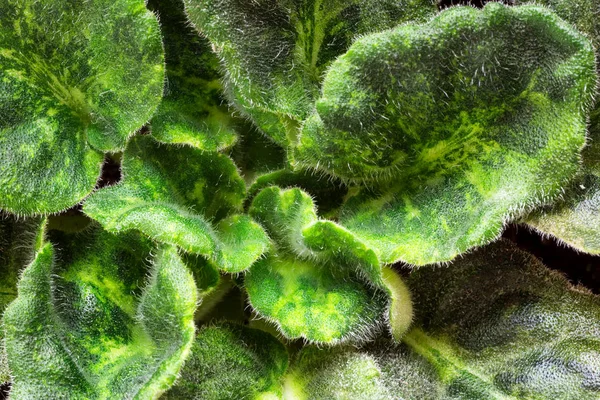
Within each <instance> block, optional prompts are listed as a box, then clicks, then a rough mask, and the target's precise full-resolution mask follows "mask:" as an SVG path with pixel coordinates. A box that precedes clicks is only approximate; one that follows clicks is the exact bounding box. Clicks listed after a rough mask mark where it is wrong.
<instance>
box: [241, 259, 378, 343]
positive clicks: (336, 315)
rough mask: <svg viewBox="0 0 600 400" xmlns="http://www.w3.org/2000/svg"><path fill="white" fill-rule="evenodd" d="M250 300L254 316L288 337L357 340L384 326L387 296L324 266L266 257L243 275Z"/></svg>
mask: <svg viewBox="0 0 600 400" xmlns="http://www.w3.org/2000/svg"><path fill="white" fill-rule="evenodd" d="M244 282H245V288H246V290H247V291H248V299H249V301H250V304H251V305H252V307H253V308H254V309H255V310H256V311H257V312H258V314H259V315H260V316H262V317H264V318H266V319H267V320H269V321H272V322H273V323H275V324H276V325H277V326H278V328H279V329H280V331H281V333H282V334H283V335H284V336H285V337H287V338H290V339H296V338H304V339H306V340H308V341H310V342H317V343H332V344H334V343H338V342H345V341H352V342H360V341H365V340H368V339H370V338H372V337H373V336H374V334H375V333H377V332H378V331H380V330H381V327H382V326H383V322H384V321H383V315H384V312H385V310H386V304H387V296H386V294H385V292H383V291H377V290H374V289H373V288H371V287H369V286H367V285H365V283H364V282H362V281H361V280H359V279H357V278H356V277H355V276H353V275H352V274H349V273H346V274H342V273H338V274H334V273H332V272H331V271H330V270H328V269H327V268H325V267H324V266H322V265H319V264H316V263H313V262H310V261H303V260H300V259H294V258H292V257H286V256H278V255H269V256H267V258H265V259H262V260H259V261H258V262H256V263H255V264H254V265H253V266H252V268H250V271H249V272H248V273H247V274H246V279H245V281H244Z"/></svg>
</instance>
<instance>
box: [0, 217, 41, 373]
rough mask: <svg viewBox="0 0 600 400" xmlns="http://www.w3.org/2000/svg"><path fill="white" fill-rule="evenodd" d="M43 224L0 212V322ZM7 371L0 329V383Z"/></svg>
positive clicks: (35, 248)
mask: <svg viewBox="0 0 600 400" xmlns="http://www.w3.org/2000/svg"><path fill="white" fill-rule="evenodd" d="M44 224H45V220H42V219H41V218H29V219H17V218H15V217H14V216H11V215H6V214H3V213H1V212H0V318H1V317H2V314H3V313H4V310H5V309H6V307H7V306H8V305H9V304H10V302H12V301H13V300H14V299H15V298H16V297H17V281H18V280H19V274H20V273H21V270H23V269H24V268H25V267H26V266H27V264H29V263H30V262H31V261H32V260H33V257H34V256H35V253H36V252H37V250H38V248H39V246H40V244H41V241H42V237H43V226H44ZM9 379H10V371H9V370H8V362H7V359H6V353H5V350H4V329H0V383H2V382H8V381H9Z"/></svg>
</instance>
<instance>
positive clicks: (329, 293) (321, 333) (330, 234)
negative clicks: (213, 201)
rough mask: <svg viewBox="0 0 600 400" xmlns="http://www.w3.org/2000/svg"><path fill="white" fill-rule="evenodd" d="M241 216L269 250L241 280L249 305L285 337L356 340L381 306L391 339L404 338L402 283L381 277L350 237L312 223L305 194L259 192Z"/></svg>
mask: <svg viewBox="0 0 600 400" xmlns="http://www.w3.org/2000/svg"><path fill="white" fill-rule="evenodd" d="M249 212H250V215H252V216H253V217H254V218H256V220H257V221H259V222H260V223H261V224H262V225H263V226H264V227H265V229H266V230H267V232H268V233H269V235H270V237H271V239H272V240H273V241H274V243H275V249H274V250H273V252H272V254H271V255H270V256H268V257H267V258H266V259H264V260H261V261H259V262H257V263H256V264H255V265H254V266H253V267H252V268H251V269H250V271H249V273H248V274H247V275H246V279H245V287H246V290H247V291H248V296H249V301H250V303H251V304H252V306H253V307H254V308H255V309H256V310H257V312H258V313H259V314H260V315H262V316H264V317H266V318H267V319H269V320H272V321H274V322H275V323H276V324H277V325H278V327H279V328H280V329H281V331H282V332H283V334H284V335H285V336H286V337H288V338H298V337H304V338H306V339H308V340H310V341H315V342H323V343H335V342H339V341H347V340H353V341H360V340H364V339H366V338H368V337H370V336H372V335H373V333H374V332H376V331H377V330H378V329H379V328H380V325H381V322H382V319H383V314H384V310H385V309H386V303H388V302H391V303H390V306H389V310H388V315H389V318H388V319H389V320H390V323H391V329H392V331H393V332H394V334H395V336H397V337H399V336H401V335H402V333H404V331H406V329H407V328H408V325H409V324H410V321H411V317H412V309H411V303H410V296H409V295H408V292H407V291H406V290H404V283H403V282H402V280H401V279H400V278H399V277H397V276H395V275H394V273H393V272H392V271H386V272H385V273H384V270H383V269H382V267H381V265H380V263H379V260H378V259H377V256H376V255H375V253H374V252H373V251H372V250H371V249H369V248H368V247H367V246H365V245H364V244H363V243H362V242H361V241H360V240H358V239H357V238H356V237H355V236H354V235H353V234H352V233H351V232H349V231H347V230H346V229H344V228H343V227H341V226H339V225H337V224H336V223H334V222H332V221H326V220H320V219H319V218H318V217H317V214H316V209H315V206H314V204H313V201H312V199H311V198H310V196H308V195H307V194H306V193H305V192H303V191H302V190H300V189H288V190H281V189H280V188H278V187H270V188H266V189H264V190H263V191H261V192H260V193H259V194H258V195H257V196H256V197H255V199H254V201H253V202H252V206H251V207H250V211H249Z"/></svg>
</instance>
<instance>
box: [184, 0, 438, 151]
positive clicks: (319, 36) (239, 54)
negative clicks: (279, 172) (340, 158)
mask: <svg viewBox="0 0 600 400" xmlns="http://www.w3.org/2000/svg"><path fill="white" fill-rule="evenodd" d="M185 3H186V10H187V12H188V14H189V16H190V19H191V21H192V22H193V23H194V24H195V25H196V27H197V28H198V29H199V30H200V31H201V32H203V33H205V34H206V35H207V36H208V37H209V39H210V40H211V42H212V43H214V44H215V46H216V50H217V53H218V54H219V56H220V57H222V59H223V62H224V65H225V68H226V71H227V75H226V79H227V85H228V92H229V96H230V98H231V100H232V101H233V102H234V103H235V104H236V105H238V106H239V107H240V108H241V109H242V110H243V112H245V113H246V114H248V115H249V116H250V117H251V118H252V119H253V120H254V121H255V122H256V124H257V125H258V126H259V127H260V128H261V129H262V130H263V131H264V132H266V133H267V134H269V135H270V136H271V137H272V138H273V139H275V140H276V141H277V142H278V143H280V144H283V145H286V144H288V143H289V142H292V143H293V142H294V141H295V137H296V135H297V132H296V129H297V128H298V126H299V123H300V122H301V121H302V120H303V119H304V118H306V116H307V115H308V113H309V112H310V110H311V109H312V107H313V102H314V99H315V98H316V96H317V94H318V91H319V84H320V79H321V76H322V73H323V72H324V71H325V70H326V68H327V67H328V65H329V64H330V63H331V61H333V60H334V59H335V58H336V57H337V56H338V55H340V54H343V53H344V52H345V51H346V50H347V49H348V47H349V46H350V44H351V43H352V41H353V40H354V39H355V38H356V37H357V36H358V35H362V34H366V33H369V32H376V31H379V30H383V29H387V28H390V27H392V26H395V25H396V24H399V23H401V22H405V21H408V20H411V19H424V18H425V17H427V16H429V15H432V14H433V13H434V12H435V11H436V7H435V4H434V2H433V1H430V0H405V1H389V0H383V1H375V0H367V1H357V0H352V1H343V0H335V1H322V0H299V1H288V0H268V1H240V0H185Z"/></svg>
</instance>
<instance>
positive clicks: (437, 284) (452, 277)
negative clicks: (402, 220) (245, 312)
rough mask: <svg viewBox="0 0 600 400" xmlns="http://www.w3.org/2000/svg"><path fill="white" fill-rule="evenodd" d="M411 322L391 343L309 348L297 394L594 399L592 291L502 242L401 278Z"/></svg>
mask: <svg viewBox="0 0 600 400" xmlns="http://www.w3.org/2000/svg"><path fill="white" fill-rule="evenodd" d="M409 286H410V288H411V290H412V292H413V293H414V294H415V309H416V310H417V320H416V327H415V328H414V329H413V330H411V331H410V332H409V333H408V334H407V335H405V336H404V338H403V342H404V343H403V344H402V345H400V346H393V345H392V344H391V343H389V342H388V341H386V340H381V341H379V342H378V343H376V344H374V345H370V346H367V347H365V348H363V349H360V350H356V349H351V348H347V349H343V348H336V349H330V350H317V349H315V348H307V349H305V350H303V351H302V352H301V353H300V356H299V357H298V360H299V361H298V362H297V364H296V365H295V366H294V367H293V368H292V369H291V371H290V374H289V375H288V378H287V379H286V389H288V388H289V389H290V391H289V392H288V391H287V390H286V393H290V398H294V399H298V400H302V399H308V398H310V399H350V398H351V399H369V400H372V399H376V400H379V399H398V398H402V399H419V400H420V399H432V400H435V399H505V400H507V399H549V400H550V399H552V400H553V399H597V398H598V396H599V395H600V385H599V382H600V328H599V326H600V324H599V322H600V299H599V298H598V296H594V295H592V294H590V293H588V292H586V291H584V290H582V289H581V288H573V287H571V286H570V285H569V284H568V283H567V281H566V280H565V279H564V278H563V277H562V276H560V275H558V274H557V273H554V272H551V271H550V270H548V269H547V268H545V267H544V266H543V265H542V264H541V263H540V262H539V261H538V260H536V259H534V258H533V257H531V256H530V255H529V254H527V253H524V252H522V251H520V250H517V249H516V248H515V247H514V245H512V244H509V243H508V242H499V243H495V244H493V245H490V246H488V247H486V248H484V249H481V250H478V251H476V252H475V253H473V254H470V255H467V256H465V257H464V258H463V259H461V260H459V261H457V262H455V264H454V265H453V266H452V267H451V268H442V269H439V268H437V269H431V268H422V269H419V270H417V271H416V272H414V273H413V274H412V275H411V277H410V278H409Z"/></svg>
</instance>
